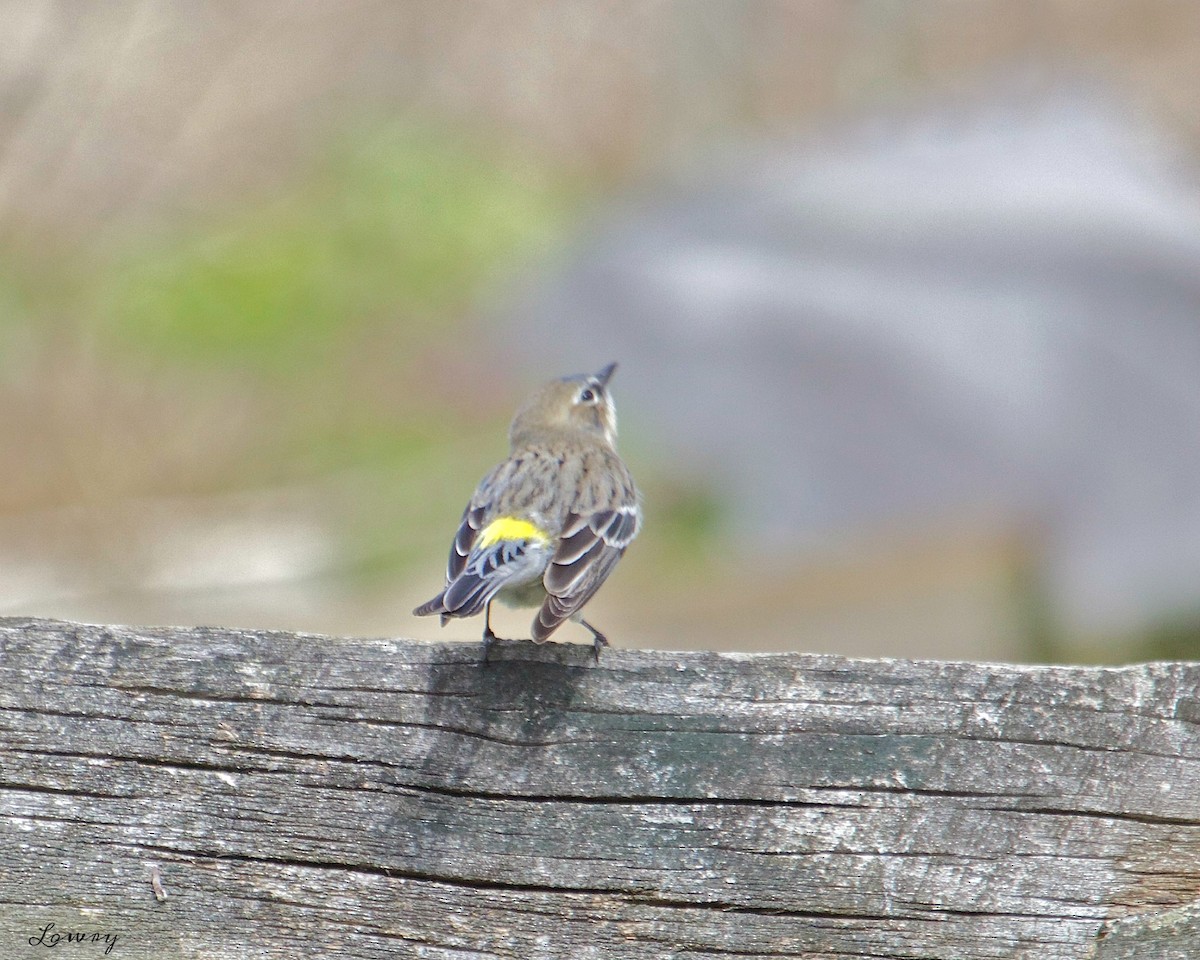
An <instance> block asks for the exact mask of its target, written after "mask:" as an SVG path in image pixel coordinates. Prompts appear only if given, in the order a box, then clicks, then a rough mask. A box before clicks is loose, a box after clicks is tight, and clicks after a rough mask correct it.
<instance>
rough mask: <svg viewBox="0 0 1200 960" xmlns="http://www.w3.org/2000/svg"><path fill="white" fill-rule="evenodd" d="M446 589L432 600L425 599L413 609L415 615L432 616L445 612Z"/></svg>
mask: <svg viewBox="0 0 1200 960" xmlns="http://www.w3.org/2000/svg"><path fill="white" fill-rule="evenodd" d="M445 598H446V591H445V590H443V591H442V592H441V593H439V594H438V595H437V596H436V597H434V598H433V599H432V600H429V601H426V602H425V603H423V604H421V605H420V606H419V607H417V609H416V610H414V611H413V616H415V617H432V616H433V615H434V614H435V613H441V614H444V613H445V612H446V604H445V602H444V601H445Z"/></svg>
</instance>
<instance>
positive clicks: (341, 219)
mask: <svg viewBox="0 0 1200 960" xmlns="http://www.w3.org/2000/svg"><path fill="white" fill-rule="evenodd" d="M580 200H581V196H580V194H579V192H578V191H575V190H572V189H569V188H568V187H567V185H566V184H565V182H564V181H563V179H562V178H561V177H555V176H554V172H553V171H550V170H547V169H545V168H533V167H531V166H530V165H529V163H528V162H524V163H522V162H520V161H518V160H517V159H516V157H515V156H506V155H505V154H504V152H503V151H501V150H496V149H494V148H491V147H490V146H489V145H487V144H483V143H480V142H476V141H470V140H466V139H460V140H456V139H452V138H449V137H447V136H445V135H441V136H435V135H433V134H430V133H428V132H424V131H420V130H415V129H413V128H410V127H399V128H396V127H390V128H383V129H374V130H370V131H368V132H364V133H359V134H357V135H352V136H346V137H343V138H341V139H340V141H339V143H338V144H337V145H336V146H335V147H333V148H332V149H331V150H330V151H329V153H328V156H327V158H326V159H325V161H324V162H322V163H320V164H319V165H318V167H317V169H316V170H315V171H312V172H311V173H310V174H309V175H308V176H306V177H303V178H301V179H300V180H299V182H297V183H294V184H292V185H291V188H290V189H289V190H287V191H286V192H285V193H284V194H283V195H282V196H276V197H273V198H270V199H267V200H264V201H260V202H258V203H255V202H253V201H250V202H248V203H243V204H241V205H240V206H239V209H237V210H232V211H229V210H227V211H225V212H224V213H223V215H221V216H218V217H216V218H214V219H213V221H212V222H208V223H202V224H189V225H185V226H183V227H182V228H180V227H176V228H174V230H173V231H172V232H171V234H169V235H166V236H151V237H148V238H146V239H145V240H144V241H143V242H141V243H139V244H137V245H134V246H133V247H132V249H130V250H128V251H126V252H124V253H123V254H122V255H121V256H119V257H118V258H117V260H116V262H115V263H114V264H113V267H112V269H111V270H109V271H106V272H105V273H104V274H103V275H102V276H100V277H98V278H97V282H98V286H97V291H96V292H97V294H98V306H99V310H98V313H99V319H100V320H101V322H102V323H103V325H104V327H105V330H106V332H107V333H108V334H110V335H111V336H112V337H113V338H114V343H115V345H117V346H119V347H120V348H121V349H123V350H133V351H136V352H137V353H139V354H144V353H150V354H153V355H159V356H163V357H169V358H171V359H173V360H181V361H186V362H190V363H201V364H222V365H223V364H229V363H237V364H240V365H243V366H244V367H246V368H247V369H251V370H253V371H254V372H256V373H260V374H265V375H272V376H282V377H284V378H288V377H296V376H299V375H302V374H303V373H305V372H308V371H311V370H312V369H322V370H324V369H325V368H326V366H327V364H328V361H329V359H330V356H331V354H334V355H336V352H337V351H338V350H339V348H341V347H343V346H344V345H346V344H347V343H349V342H352V341H353V340H354V338H355V336H356V334H358V333H360V332H361V331H362V329H363V328H364V327H366V326H371V325H377V324H379V323H381V322H385V323H388V324H390V325H399V326H400V328H401V329H402V330H403V332H404V334H405V338H404V341H401V343H400V345H404V346H408V347H410V348H415V347H416V346H418V345H420V344H421V343H422V342H427V341H428V340H429V338H431V337H435V336H444V335H445V334H446V332H447V330H446V327H447V324H449V323H453V322H456V321H457V320H458V319H460V318H461V316H462V314H463V312H464V310H465V309H466V308H467V307H469V306H470V305H471V303H472V301H473V299H474V298H475V297H477V296H478V295H479V293H480V290H481V287H482V285H483V284H484V283H485V282H486V281H488V280H490V279H492V278H494V277H495V276H496V275H497V274H499V273H502V272H503V271H504V270H505V269H506V268H511V267H512V266H513V265H514V264H515V263H517V262H519V261H520V259H521V258H522V257H524V256H528V255H530V254H531V253H533V252H536V251H538V250H540V249H545V248H546V247H547V246H548V245H549V244H550V243H551V242H552V241H553V240H554V239H556V238H558V237H559V236H561V233H562V231H563V229H564V227H565V225H566V224H567V223H568V222H569V218H570V214H571V213H572V212H574V211H575V210H576V209H577V208H578V206H579V202H580ZM405 341H406V342H405ZM398 359H401V360H402V359H403V358H402V357H400V358H398Z"/></svg>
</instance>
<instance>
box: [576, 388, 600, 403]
mask: <svg viewBox="0 0 1200 960" xmlns="http://www.w3.org/2000/svg"><path fill="white" fill-rule="evenodd" d="M595 399H596V391H595V390H593V389H592V388H591V387H585V388H584V389H583V392H582V393H580V394H579V402H580V403H591V402H592V401H594V400H595Z"/></svg>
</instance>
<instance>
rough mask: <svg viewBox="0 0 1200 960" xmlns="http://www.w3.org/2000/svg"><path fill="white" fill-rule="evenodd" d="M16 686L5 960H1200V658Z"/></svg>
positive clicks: (438, 660)
mask: <svg viewBox="0 0 1200 960" xmlns="http://www.w3.org/2000/svg"><path fill="white" fill-rule="evenodd" d="M0 674H2V676H0V747H3V752H2V754H0V765H2V770H0V814H2V820H0V943H2V944H3V945H4V946H3V949H2V951H0V952H3V954H4V955H5V956H16V957H24V956H45V955H46V949H45V948H46V947H47V946H50V945H51V944H50V942H49V941H50V940H51V939H52V938H53V937H56V936H60V937H66V935H67V934H79V935H82V936H84V937H87V938H90V939H85V940H84V941H82V942H77V941H71V942H70V943H68V941H66V940H65V939H63V940H61V941H56V942H58V943H59V945H60V946H64V947H67V948H68V949H64V950H63V951H61V954H54V956H60V955H62V956H68V955H69V956H71V957H83V956H101V955H103V954H104V951H105V949H108V950H109V951H110V953H109V955H111V956H119V957H123V958H128V957H151V956H153V957H164V956H168V957H169V956H203V957H206V958H234V957H237V958H242V957H246V956H261V957H296V956H307V955H314V954H317V953H321V952H328V953H330V954H337V955H339V956H348V957H356V958H383V957H397V956H411V955H419V956H425V957H439V958H441V957H451V956H453V957H457V958H463V957H479V958H506V960H507V958H531V957H532V958H540V957H572V958H591V957H597V958H599V957H604V958H623V957H630V958H649V957H679V958H700V957H708V958H711V957H712V956H714V955H737V956H745V957H785V956H786V957H808V958H834V957H836V958H839V960H848V958H867V957H890V958H899V957H904V958H945V960H973V958H984V957H988V958H1001V957H1003V958H1012V957H1022V958H1029V960H1034V958H1036V960H1067V958H1071V960H1077V958H1095V960H1118V958H1120V960H1133V958H1138V960H1142V958H1145V960H1150V958H1153V960H1171V958H1180V960H1182V958H1185V957H1186V958H1194V957H1198V956H1200V913H1198V911H1197V906H1196V904H1197V901H1198V898H1200V665H1198V664H1181V663H1162V664H1149V665H1143V666H1133V667H1122V668H1116V669H1100V668H1048V667H1020V666H1004V665H995V664H969V663H940V662H925V663H921V662H907V661H853V660H846V659H842V658H838V657H830V656H809V655H802V654H786V655H774V654H768V655H734V654H712V653H669V654H668V653H660V652H643V651H632V650H609V651H606V652H605V654H604V657H603V660H602V661H601V663H600V664H599V665H598V666H597V665H594V664H593V663H592V660H591V649H590V647H586V646H566V645H564V646H556V645H553V644H551V645H547V646H545V647H535V646H533V645H532V644H528V643H515V642H514V643H502V644H500V645H498V646H497V647H496V648H495V649H494V651H493V662H492V663H491V665H490V666H488V667H486V668H484V667H482V666H481V665H480V663H479V647H478V645H474V644H470V645H468V644H428V643H416V642H411V641H404V640H339V639H331V638H327V637H318V636H297V635H292V634H282V633H251V632H244V631H235V630H213V629H140V628H129V627H92V626H81V625H76V624H67V623H58V622H49V621H38V620H0ZM47 924H52V925H53V926H50V927H47ZM104 936H111V937H114V938H116V939H115V940H113V941H105V940H103V939H102V937H104ZM39 938H40V939H39ZM14 951H15V952H14Z"/></svg>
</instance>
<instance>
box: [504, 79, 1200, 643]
mask: <svg viewBox="0 0 1200 960" xmlns="http://www.w3.org/2000/svg"><path fill="white" fill-rule="evenodd" d="M504 335H505V336H511V337H512V343H513V344H514V353H515V354H516V355H519V356H521V357H523V358H526V359H529V360H531V361H532V362H531V363H530V368H531V374H532V372H533V371H534V370H536V371H538V372H541V371H545V370H546V369H552V370H562V371H563V372H567V371H573V370H575V369H576V368H579V369H589V368H591V367H598V366H599V365H600V364H602V363H604V362H607V361H609V360H611V359H617V360H620V361H621V364H622V369H621V371H620V373H619V374H618V378H617V380H616V383H615V385H616V390H617V393H618V397H619V400H620V406H621V410H622V414H623V425H624V426H625V427H626V428H631V429H632V432H633V433H634V436H635V437H638V436H640V437H641V438H642V439H643V440H647V439H652V440H653V442H654V443H655V444H656V445H659V444H661V449H662V450H663V451H664V453H665V455H667V456H669V457H671V458H675V459H677V460H678V461H679V462H681V463H682V464H684V465H686V467H687V468H688V469H692V470H697V471H701V472H703V473H704V475H706V476H707V477H709V478H711V481H712V482H713V484H714V485H715V486H716V487H717V488H718V489H720V490H722V491H724V493H725V494H726V495H727V496H728V502H729V505H730V509H731V510H732V511H733V512H734V514H733V516H734V521H735V523H736V528H737V530H738V531H739V533H740V534H742V535H743V536H744V537H745V539H744V541H743V542H744V543H745V544H746V546H747V547H748V548H751V549H758V548H760V547H763V546H767V547H771V548H780V547H781V548H783V549H784V550H794V551H795V553H796V555H797V556H800V555H803V554H805V553H806V552H809V551H811V550H819V549H822V548H824V547H825V546H827V545H828V544H830V543H835V542H837V540H838V539H839V538H841V537H845V536H848V535H851V534H854V535H857V534H859V533H861V532H862V531H864V530H870V529H872V528H875V527H879V528H883V527H886V526H887V525H893V524H897V523H904V524H911V523H918V524H919V523H928V524H936V523H939V522H944V521H945V520H946V519H947V518H954V517H955V516H962V515H968V514H970V513H971V512H986V513H990V514H993V515H996V516H998V517H1001V518H1004V519H1005V521H1006V522H1011V524H1012V525H1013V526H1014V528H1021V529H1036V530H1038V531H1039V532H1040V533H1039V537H1038V540H1039V543H1040V544H1041V546H1040V548H1039V549H1040V550H1041V551H1042V560H1043V561H1044V566H1045V570H1046V576H1047V578H1048V585H1049V587H1050V590H1051V593H1052V599H1053V601H1054V603H1055V604H1056V606H1057V610H1058V613H1059V614H1060V616H1061V617H1062V619H1063V622H1064V625H1065V626H1066V627H1067V628H1068V629H1070V630H1071V631H1072V632H1075V633H1092V632H1095V631H1101V632H1107V633H1111V632H1113V631H1127V630H1136V629H1138V628H1139V627H1141V626H1144V625H1146V624H1147V623H1149V622H1151V621H1153V620H1155V619H1157V618H1159V617H1162V616H1164V615H1167V614H1169V613H1171V612H1174V611H1177V610H1180V609H1189V608H1193V609H1194V608H1197V607H1200V190H1198V189H1197V184H1196V182H1195V180H1194V179H1190V178H1189V177H1188V176H1186V175H1184V174H1182V173H1181V172H1179V170H1178V169H1176V166H1175V163H1174V161H1173V158H1172V156H1171V154H1170V152H1169V151H1168V150H1167V149H1165V148H1164V147H1163V146H1162V145H1161V144H1160V143H1158V142H1156V141H1155V140H1154V138H1153V137H1152V136H1149V135H1147V133H1146V131H1145V129H1144V128H1143V127H1142V126H1141V124H1140V123H1139V122H1137V121H1136V120H1134V119H1131V118H1130V117H1129V116H1128V115H1127V114H1125V113H1123V112H1121V111H1120V110H1119V109H1117V108H1115V107H1113V106H1112V105H1111V104H1109V103H1107V102H1106V101H1104V100H1103V99H1102V98H1098V97H1092V96H1089V95H1086V94H1064V95H1063V96H1061V97H1058V98H1056V99H1052V100H1044V101H1043V102H1041V103H1040V104H1038V105H1035V106H1032V107H1031V106H1029V105H1028V104H1012V103H1000V104H997V103H995V102H992V103H989V104H984V105H981V106H978V107H976V108H966V109H964V108H959V109H957V110H948V109H944V108H940V109H934V110H931V111H930V112H929V113H928V115H926V116H924V117H915V118H914V117H909V118H906V119H905V120H902V121H899V120H897V121H889V122H876V123H874V124H870V125H863V126H859V127H857V128H856V129H854V130H853V131H850V132H847V133H844V134H841V135H838V136H836V137H830V138H826V140H825V141H823V142H820V143H817V142H812V143H808V144H804V145H797V146H789V147H778V148H773V149H769V150H757V151H751V150H746V151H744V152H743V153H741V154H740V155H737V156H732V157H725V158H724V159H723V160H722V162H721V163H719V164H715V165H713V167H711V168H710V169H709V170H707V171H706V172H704V173H701V174H693V175H692V176H690V177H688V178H686V182H679V183H676V184H675V185H673V186H671V187H670V188H664V189H663V190H662V191H661V192H660V193H657V194H656V193H653V192H647V193H645V194H644V195H642V196H640V197H637V198H632V199H628V200H626V201H625V202H624V203H623V204H622V205H621V207H620V208H619V209H618V210H616V211H615V212H610V215H609V216H607V217H606V218H605V220H604V222H603V223H601V224H598V225H596V226H595V227H594V229H593V231H592V232H591V234H590V235H589V236H588V237H586V238H585V239H583V240H581V242H580V243H579V244H578V245H577V247H576V249H574V250H573V251H571V252H570V254H569V256H568V257H567V258H566V260H565V262H564V263H563V264H562V265H561V267H560V269H559V270H558V272H557V273H555V274H554V275H553V276H550V277H544V278H541V279H540V280H539V281H538V283H537V284H535V289H534V291H533V292H532V293H531V294H530V295H529V297H528V298H527V300H526V302H524V303H523V304H521V306H520V308H519V310H518V311H517V319H516V320H515V321H514V322H513V323H512V324H511V325H509V327H508V332H507V333H506V334H504ZM516 344H520V349H519V350H516V349H515V345H516Z"/></svg>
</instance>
